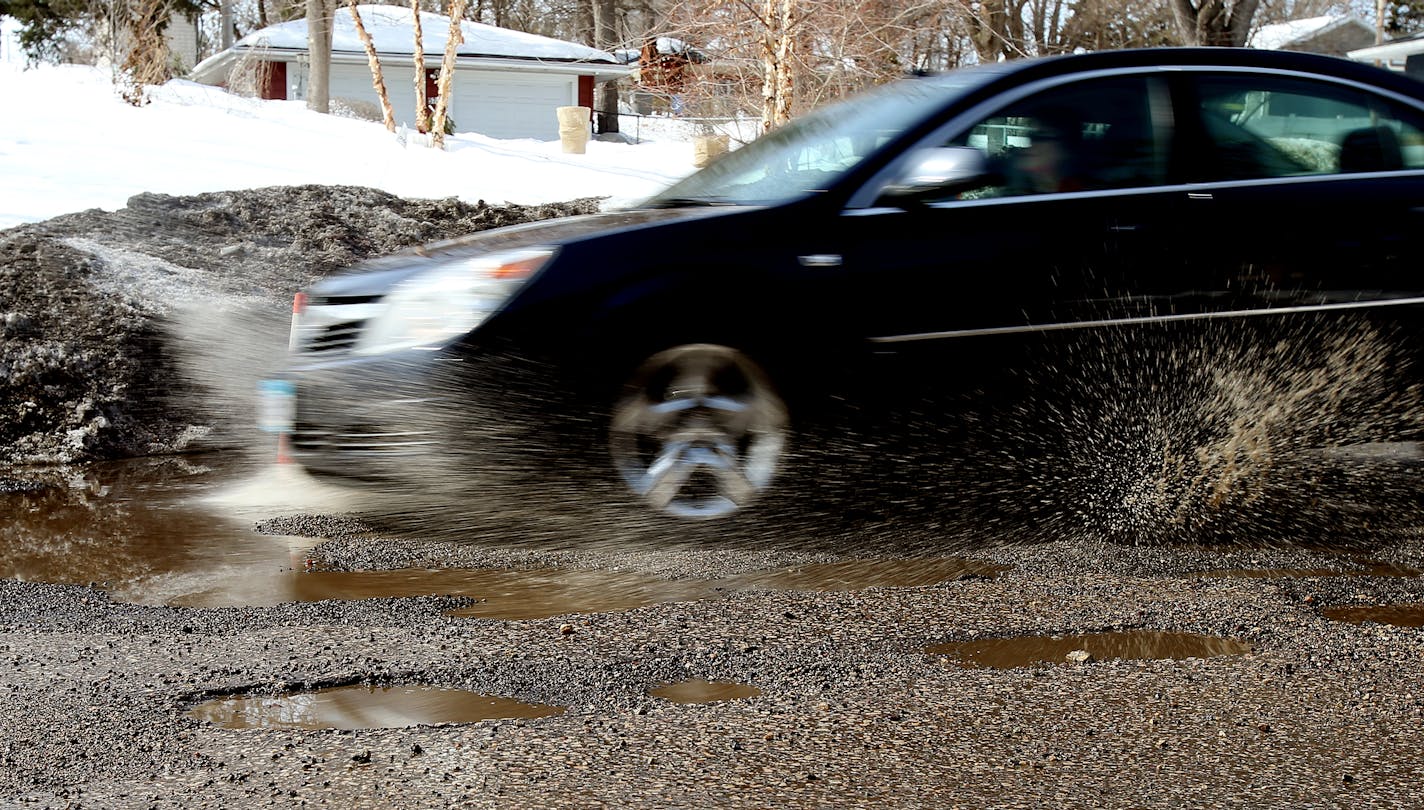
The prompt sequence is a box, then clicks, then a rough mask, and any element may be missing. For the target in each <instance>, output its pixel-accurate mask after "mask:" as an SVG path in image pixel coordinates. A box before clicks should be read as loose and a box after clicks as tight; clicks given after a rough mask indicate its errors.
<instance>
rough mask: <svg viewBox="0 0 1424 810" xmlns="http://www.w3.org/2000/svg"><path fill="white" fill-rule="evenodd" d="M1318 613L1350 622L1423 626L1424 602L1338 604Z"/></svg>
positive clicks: (1338, 620) (1328, 617) (1336, 619)
mask: <svg viewBox="0 0 1424 810" xmlns="http://www.w3.org/2000/svg"><path fill="white" fill-rule="evenodd" d="M1320 615H1322V616H1324V617H1325V618H1327V619H1333V620H1335V621H1337V622H1349V623H1350V624H1364V623H1365V622H1374V623H1375V624H1389V625H1393V626H1395V627H1424V604H1408V605H1338V606H1336V607H1328V608H1324V609H1322V610H1321V611H1320Z"/></svg>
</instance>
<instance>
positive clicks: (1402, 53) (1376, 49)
mask: <svg viewBox="0 0 1424 810" xmlns="http://www.w3.org/2000/svg"><path fill="white" fill-rule="evenodd" d="M1421 53H1424V31H1420V32H1419V33H1417V34H1410V35H1409V36H1407V37H1400V38H1399V39H1392V40H1390V41H1389V42H1386V43H1384V44H1382V45H1371V46H1370V47H1368V48H1361V49H1359V50H1357V51H1350V58H1351V59H1354V60H1356V61H1360V62H1373V61H1375V60H1376V59H1378V60H1380V61H1382V62H1395V61H1400V62H1402V61H1404V60H1405V59H1407V58H1409V57H1411V56H1414V55H1415V54H1421Z"/></svg>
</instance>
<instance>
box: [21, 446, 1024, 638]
mask: <svg viewBox="0 0 1424 810" xmlns="http://www.w3.org/2000/svg"><path fill="white" fill-rule="evenodd" d="M246 472H249V470H245V469H243V467H242V465H241V463H239V462H237V461H235V460H233V459H228V458H225V457H222V456H217V455H208V456H202V457H188V458H166V459H144V460H136V461H126V462H114V463H103V464H94V465H90V466H87V467H83V468H75V469H74V470H73V471H69V472H66V473H65V474H64V475H62V476H57V477H54V480H52V481H46V482H45V483H43V484H30V483H27V482H23V481H18V480H11V479H3V481H0V484H3V486H0V523H3V525H5V527H6V530H5V532H3V533H0V578H4V579H17V580H25V581H32V582H54V583H63V584H74V585H85V584H92V585H94V586H96V587H99V588H102V589H104V590H105V591H107V592H108V594H109V596H110V598H112V599H113V600H115V601H118V602H129V603H134V604H145V605H175V606H183V607H196V608H217V607H264V606H272V605H278V604H282V603H287V602H315V601H321V600H333V599H339V600H357V599H382V598H399V597H411V596H458V597H468V598H471V599H474V600H476V601H475V603H474V604H473V605H471V606H469V607H468V608H462V609H460V610H457V611H453V612H452V615H456V616H476V617H483V618H488V619H503V620H510V619H538V618H546V617H549V616H556V615H563V614H576V613H577V614H587V613H610V612H617V611H623V610H630V609H633V608H637V607H642V606H645V605H651V604H658V603H664V602H684V601H693V600H697V599H705V598H712V597H715V596H717V595H718V594H720V593H725V592H727V591H735V590H748V589H756V590H809V591H837V590H853V589H862V588H871V587H915V586H922V585H933V584H936V583H940V582H947V581H952V580H960V579H965V578H980V577H985V578H987V577H993V576H997V575H998V573H1000V572H1001V571H1004V570H1007V569H1006V568H1005V567H1004V566H997V565H991V564H989V563H985V562H979V561H976V560H969V559H964V558H957V557H952V558H930V559H913V560H903V559H902V560H865V561H850V562H838V563H831V564H820V565H807V566H801V567H796V568H787V569H782V570H776V571H769V572H760V573H755V574H750V575H745V576H738V577H728V578H724V579H710V578H709V579H682V580H669V579H661V578H658V577H656V576H652V575H647V574H639V573H629V572H615V571H607V570H586V569H575V568H541V569H532V570H518V569H504V568H472V569H418V568H409V569H398V570H387V571H322V570H308V569H309V568H310V566H309V565H308V562H309V561H308V557H309V551H310V550H311V548H312V547H313V546H315V545H317V544H318V543H319V542H320V541H319V540H318V539H314V538H305V537H287V536H277V535H260V534H256V533H254V532H253V530H252V524H251V523H250V520H251V519H252V518H254V517H257V516H258V515H260V514H262V513H263V510H265V509H269V508H286V507H289V506H291V505H292V504H296V503H302V502H313V503H323V504H325V503H327V500H323V499H328V500H329V498H330V497H333V496H331V495H330V494H329V493H326V492H325V490H322V489H321V488H320V487H316V486H315V485H312V484H310V483H309V482H305V481H303V480H302V479H301V477H300V476H299V475H296V474H295V473H294V471H293V470H291V469H288V468H280V467H279V468H264V471H262V472H261V473H260V474H258V475H257V476H256V477H252V478H241V476H240V475H239V474H240V473H246ZM314 487H315V488H314ZM313 499H315V500H313ZM215 510H218V511H215Z"/></svg>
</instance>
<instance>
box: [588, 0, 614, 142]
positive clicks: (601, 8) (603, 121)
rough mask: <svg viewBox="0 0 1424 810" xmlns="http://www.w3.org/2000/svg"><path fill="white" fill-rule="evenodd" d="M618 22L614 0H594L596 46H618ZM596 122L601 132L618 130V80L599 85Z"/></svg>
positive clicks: (609, 49)
mask: <svg viewBox="0 0 1424 810" xmlns="http://www.w3.org/2000/svg"><path fill="white" fill-rule="evenodd" d="M616 22H617V19H616V17H615V12H614V0H593V31H594V43H593V44H594V47H595V48H602V49H603V50H606V51H611V50H613V49H614V48H616V47H618V41H617V40H618V28H617V25H616ZM595 123H596V124H597V127H596V129H597V131H599V132H617V131H618V82H616V81H611V82H604V83H602V84H600V85H599V86H598V115H597V119H596V122H595Z"/></svg>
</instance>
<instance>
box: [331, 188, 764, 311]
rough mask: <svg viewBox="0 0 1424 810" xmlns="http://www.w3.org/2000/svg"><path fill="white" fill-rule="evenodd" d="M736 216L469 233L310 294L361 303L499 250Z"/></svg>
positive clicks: (682, 214) (358, 269)
mask: <svg viewBox="0 0 1424 810" xmlns="http://www.w3.org/2000/svg"><path fill="white" fill-rule="evenodd" d="M734 210H737V209H734V208H730V207H714V208H707V207H702V208H696V207H690V208H648V209H637V210H631V211H612V212H607V213H602V214H588V215H585V216H577V217H566V218H562V219H550V220H543V221H541V222H530V223H526V224H523V225H513V226H510V227H507V228H495V229H493V230H489V231H481V232H479V233H473V234H470V235H469V236H461V237H458V238H456V239H447V240H445V241H443V242H433V243H431V244H428V245H422V246H420V247H416V248H409V249H407V250H403V251H401V252H400V253H396V254H392V255H390V256H383V257H381V258H377V259H369V260H367V261H363V262H360V263H359V264H355V265H352V266H351V267H350V268H348V269H346V270H343V271H342V272H341V273H340V274H339V275H335V276H332V277H331V278H327V279H323V280H322V281H319V282H317V283H316V284H315V285H313V286H312V287H311V289H310V290H309V294H310V296H311V297H312V298H313V299H330V298H364V297H371V296H378V295H383V294H385V293H386V292H388V291H389V290H390V288H391V287H393V286H395V285H396V284H398V283H400V282H401V281H404V280H405V279H407V278H410V277H411V276H414V275H417V274H419V273H421V272H423V271H425V270H428V269H430V268H432V267H435V266H437V265H440V264H442V263H444V262H447V261H450V260H451V259H458V258H464V257H468V256H478V255H482V254H485V253H493V252H495V251H499V250H514V249H518V248H527V247H535V246H558V245H562V244H567V243H569V242H573V241H576V240H579V239H584V238H588V237H590V236H595V235H597V236H603V235H607V234H611V233H620V232H624V231H628V230H634V229H637V228H644V227H649V226H654V225H661V224H664V223H668V222H676V221H681V220H688V219H697V218H701V217H709V216H717V215H721V214H727V213H731V212H732V211H734Z"/></svg>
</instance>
